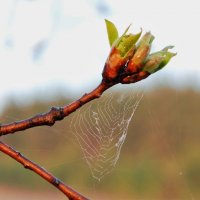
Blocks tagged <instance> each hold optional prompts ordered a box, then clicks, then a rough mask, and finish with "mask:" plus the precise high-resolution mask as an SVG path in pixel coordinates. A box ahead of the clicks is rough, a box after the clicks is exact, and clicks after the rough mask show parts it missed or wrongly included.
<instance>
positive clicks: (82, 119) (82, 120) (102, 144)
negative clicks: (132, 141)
mask: <svg viewBox="0 0 200 200" xmlns="http://www.w3.org/2000/svg"><path fill="white" fill-rule="evenodd" d="M142 97H143V94H142V93H137V94H134V93H132V94H128V93H127V94H125V95H124V94H123V95H117V94H115V95H113V94H110V95H108V96H103V97H101V100H100V101H95V102H92V103H90V104H89V105H86V106H84V107H83V108H81V109H79V110H78V111H77V112H76V113H75V114H74V116H73V119H72V121H71V130H72V131H73V134H74V135H75V136H76V138H77V141H78V143H79V145H80V147H81V149H82V152H83V155H84V159H85V160H86V162H87V164H88V166H89V168H90V170H91V174H92V176H93V177H94V178H95V179H97V180H99V181H100V180H101V179H102V178H103V177H104V176H105V175H106V174H109V173H110V172H111V171H112V169H113V168H114V167H115V165H116V163H117V161H118V159H119V156H120V152H121V148H122V145H123V143H124V141H125V139H126V136H127V131H128V126H129V123H130V121H131V119H132V117H133V115H134V113H135V111H136V108H137V107H138V105H139V103H140V101H141V99H142Z"/></svg>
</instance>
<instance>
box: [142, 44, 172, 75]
mask: <svg viewBox="0 0 200 200" xmlns="http://www.w3.org/2000/svg"><path fill="white" fill-rule="evenodd" d="M172 48H173V46H167V47H165V48H164V49H162V50H161V51H158V52H155V53H153V54H151V55H149V56H148V59H147V62H146V63H145V65H144V67H143V71H147V72H149V73H150V74H153V73H155V72H157V71H159V70H161V69H162V68H163V67H165V66H166V65H167V64H168V62H169V61H170V60H171V58H172V57H174V56H176V53H172V52H169V51H168V50H169V49H172Z"/></svg>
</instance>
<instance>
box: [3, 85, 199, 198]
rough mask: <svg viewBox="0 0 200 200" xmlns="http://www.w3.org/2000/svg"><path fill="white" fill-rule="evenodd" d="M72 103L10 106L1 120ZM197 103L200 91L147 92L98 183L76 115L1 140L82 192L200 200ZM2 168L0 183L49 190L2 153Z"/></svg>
mask: <svg viewBox="0 0 200 200" xmlns="http://www.w3.org/2000/svg"><path fill="white" fill-rule="evenodd" d="M123 92H124V91H123ZM71 101H72V99H58V100H57V101H54V102H49V103H45V102H42V101H36V102H34V103H32V104H31V105H26V106H20V105H16V104H10V105H8V106H7V108H6V109H5V111H4V113H3V114H2V116H1V118H0V121H1V123H6V122H9V121H13V120H20V119H24V118H27V117H30V116H32V115H34V114H36V113H38V112H39V113H41V112H45V111H47V109H49V108H50V107H51V106H61V105H64V104H66V103H69V102H71ZM95 101H101V99H98V100H95ZM199 102H200V93H199V92H197V91H194V90H192V89H185V90H175V89H171V88H160V89H157V90H152V91H149V92H145V94H144V98H143V99H142V101H141V103H140V106H139V107H138V109H137V111H136V114H135V115H134V117H133V119H132V121H131V123H130V126H129V130H128V135H127V139H126V141H125V143H124V146H123V147H122V152H121V155H120V159H119V161H118V164H117V165H116V167H115V169H113V171H112V172H111V173H110V174H109V175H107V176H106V177H104V178H103V179H102V180H101V181H100V182H98V181H95V180H94V179H93V178H92V176H91V174H90V170H89V168H88V166H87V164H86V162H85V161H84V159H83V155H82V152H81V150H80V148H79V145H78V143H77V141H76V139H75V136H74V135H73V133H72V132H71V131H70V123H71V117H72V116H69V117H67V119H65V120H63V121H61V122H58V123H56V124H55V126H53V127H37V128H33V129H30V130H26V131H24V132H20V133H17V134H14V135H11V136H9V135H8V136H6V137H3V140H4V141H6V142H8V143H9V144H11V145H13V147H14V148H16V149H17V150H19V151H20V152H22V153H23V154H25V155H26V156H27V157H29V158H31V159H32V160H33V161H35V162H37V163H38V164H40V165H42V166H44V167H45V168H47V169H48V170H50V172H52V173H55V175H56V176H58V177H59V178H61V179H62V180H64V181H65V182H66V183H67V184H69V185H70V186H72V187H74V188H76V189H77V190H79V191H80V192H82V193H83V194H87V193H88V194H91V193H93V191H97V192H98V193H107V194H112V195H116V198H113V199H115V200H117V199H121V198H119V196H120V197H121V196H122V195H124V196H126V198H125V199H142V200H143V199H144V200H145V199H191V198H194V199H200V190H199V185H200V146H199V141H200V134H199V119H200V103H199ZM0 166H1V170H0V182H1V183H0V184H5V183H7V184H13V185H17V186H19V185H21V186H24V187H31V188H36V189H39V190H40V189H41V188H42V189H43V188H46V189H47V188H48V187H49V186H48V184H47V183H45V182H44V181H43V180H41V179H40V178H39V177H38V176H36V175H34V174H33V173H32V172H29V171H28V170H24V169H23V168H22V167H21V166H20V165H19V164H17V163H16V162H15V161H13V160H11V159H10V158H8V157H6V156H5V155H3V154H1V159H0ZM117 197H118V198H117ZM92 199H95V193H94V194H93V197H92Z"/></svg>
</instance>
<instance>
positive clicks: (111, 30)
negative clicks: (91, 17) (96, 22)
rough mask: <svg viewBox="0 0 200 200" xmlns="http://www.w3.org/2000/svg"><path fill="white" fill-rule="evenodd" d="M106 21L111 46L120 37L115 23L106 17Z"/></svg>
mask: <svg viewBox="0 0 200 200" xmlns="http://www.w3.org/2000/svg"><path fill="white" fill-rule="evenodd" d="M105 23H106V28H107V33H108V40H109V43H110V46H112V44H113V43H114V41H115V40H116V39H118V37H119V36H118V31H117V28H116V27H115V25H114V24H113V23H112V22H111V21H109V20H107V19H105Z"/></svg>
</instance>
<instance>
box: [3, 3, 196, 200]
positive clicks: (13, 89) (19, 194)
mask: <svg viewBox="0 0 200 200" xmlns="http://www.w3.org/2000/svg"><path fill="white" fill-rule="evenodd" d="M199 9H200V5H199V2H198V1H197V0H191V1H179V0H173V1H172V0H168V1H167V2H163V1H158V0H151V1H145V0H141V1H135V0H132V1H130V0H123V1H118V0H115V1H108V0H77V1H68V0H7V1H3V0H0V66H1V68H0V69H1V78H0V85H1V89H0V97H1V98H0V123H8V122H13V121H16V120H22V119H25V118H27V117H30V116H32V115H34V114H37V113H41V112H45V111H47V110H49V108H50V107H51V106H62V105H66V104H68V103H70V102H72V101H73V100H75V99H76V98H78V97H80V96H81V95H82V94H84V93H85V92H89V91H90V90H91V89H93V88H94V87H96V86H97V84H98V83H99V82H100V80H101V72H102V69H103V65H104V62H105V60H106V57H107V55H108V53H109V43H108V40H107V34H106V28H105V24H104V19H105V18H107V19H109V20H111V21H113V22H114V23H115V24H116V26H117V27H118V28H119V32H120V33H123V31H124V30H125V28H126V27H127V26H128V25H129V24H130V23H131V24H132V27H131V31H132V32H138V31H139V30H140V27H142V28H143V31H144V32H145V31H151V32H152V34H154V35H155V41H154V43H153V47H152V50H153V51H156V50H159V49H161V48H163V47H165V46H167V45H174V46H175V48H174V52H177V53H178V55H177V56H176V57H175V58H173V59H172V61H171V62H170V63H169V64H168V66H167V67H166V68H165V69H163V70H162V71H160V72H158V73H156V74H155V75H152V76H151V77H149V78H148V79H146V80H144V81H142V82H141V83H137V84H134V85H122V86H121V85H119V86H115V87H114V88H112V89H111V90H109V91H107V92H106V93H105V94H104V98H107V96H106V95H109V94H110V93H112V94H116V95H117V96H118V97H117V98H121V96H123V95H127V94H132V93H134V92H137V91H143V98H142V100H141V101H140V103H139V106H138V108H137V110H136V112H135V114H134V117H133V119H132V120H131V122H130V124H129V127H128V134H127V137H126V140H125V142H124V144H123V146H122V149H121V153H120V157H119V160H118V162H117V164H116V166H115V167H114V169H113V170H112V171H111V172H110V173H109V174H108V175H106V176H105V177H103V178H102V179H101V181H97V180H96V179H94V178H93V176H92V174H91V171H90V169H89V167H88V165H87V163H86V161H85V159H84V156H83V153H82V151H81V148H80V145H79V143H78V142H77V140H76V137H75V136H74V133H73V130H71V128H70V124H71V123H72V122H73V120H72V118H73V115H76V113H74V114H73V115H72V116H69V117H68V118H67V119H65V120H63V121H61V122H58V123H56V125H55V126H53V127H51V128H50V127H38V128H34V129H30V130H26V131H24V132H20V133H16V134H14V135H8V136H5V137H2V138H1V139H2V140H3V141H6V142H7V143H8V144H10V145H12V146H13V147H14V148H16V149H17V150H19V151H20V152H22V153H23V154H24V155H25V156H27V157H28V158H31V159H32V160H33V161H34V162H37V163H38V164H40V165H42V166H43V167H45V168H46V169H48V170H49V171H50V172H52V173H54V174H55V175H56V176H58V177H59V178H60V179H62V180H63V181H65V182H66V183H67V184H68V185H70V186H72V187H73V188H75V189H76V190H78V191H79V192H81V193H83V194H84V195H86V196H88V197H90V198H91V199H94V200H100V199H101V200H102V199H104V200H107V199H108V200H111V199H115V200H118V199H126V200H129V199H130V200H131V199H141V200H149V199H156V200H157V199H191V200H193V199H199V198H200V191H199V184H200V147H199V141H200V136H199V118H200V105H199V102H200V81H199V80H200V79H199V78H200V75H199V74H200V71H199V60H198V58H199V45H200V38H199V35H200V28H199V25H198V24H197V19H199V18H200V12H199ZM101 102H102V99H101V98H100V99H98V100H95V102H94V104H95V103H96V104H98V106H99V109H100V110H101V105H102V106H103V102H102V103H101ZM119 106H120V105H119ZM0 166H1V170H0V199H4V200H16V199H20V200H23V199H31V200H32V199H61V200H62V199H65V197H64V196H63V195H62V194H61V193H60V192H58V191H57V190H56V189H54V188H53V187H52V186H50V185H49V184H48V183H46V182H44V181H43V180H41V179H40V178H39V177H38V176H37V175H35V174H33V173H31V172H29V171H28V170H24V169H23V168H22V167H21V166H20V165H19V164H18V163H16V162H15V161H13V160H11V159H10V158H8V157H7V156H5V155H3V154H2V153H1V154H0Z"/></svg>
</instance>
